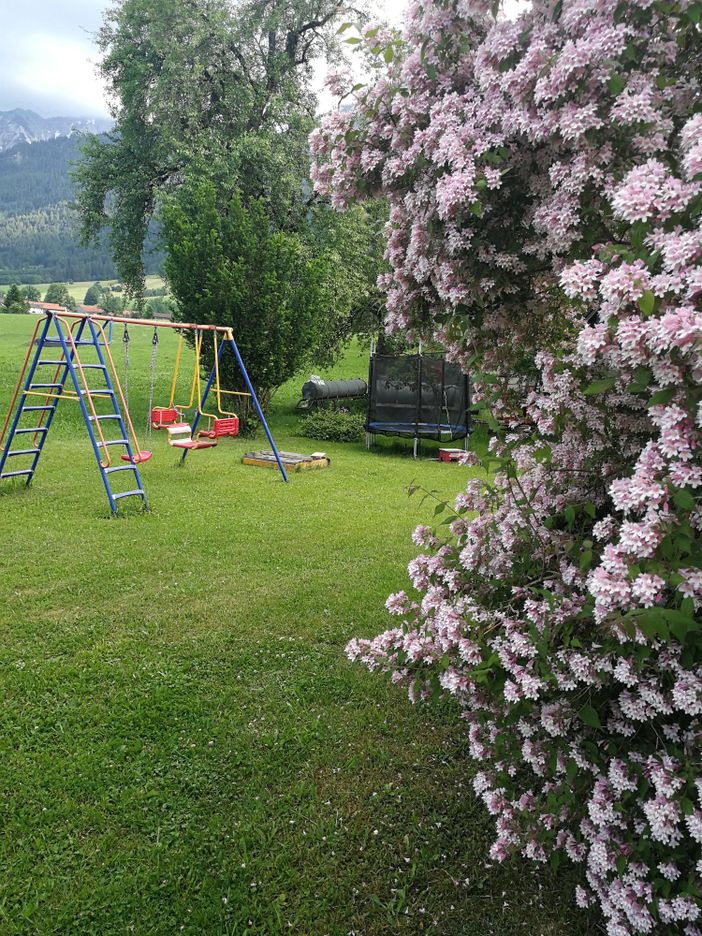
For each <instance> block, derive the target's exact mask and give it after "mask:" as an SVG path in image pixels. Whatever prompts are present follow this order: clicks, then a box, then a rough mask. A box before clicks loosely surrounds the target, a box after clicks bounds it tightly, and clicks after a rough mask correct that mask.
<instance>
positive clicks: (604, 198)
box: [312, 0, 702, 936]
mask: <svg viewBox="0 0 702 936" xmlns="http://www.w3.org/2000/svg"><path fill="white" fill-rule="evenodd" d="M487 7H488V4H487V3H486V2H485V3H482V2H481V3H471V2H468V0H459V2H458V3H457V4H456V5H455V6H453V7H448V8H447V7H446V6H445V5H444V4H442V3H441V2H439V0H423V2H415V3H414V4H413V5H412V6H411V7H410V11H409V15H408V22H407V28H406V32H405V36H404V48H403V50H399V49H398V47H397V45H394V46H393V49H394V53H393V56H392V57H388V58H392V61H391V63H390V64H389V65H388V67H387V74H384V75H383V77H381V78H380V80H379V81H378V82H377V83H376V84H375V85H374V86H371V87H370V88H369V89H367V90H366V91H364V92H363V93H361V94H359V95H357V96H356V105H355V110H354V111H353V113H346V114H343V115H341V114H336V115H331V116H330V118H329V119H328V120H327V121H326V122H325V123H324V125H323V127H322V129H321V131H319V132H318V133H317V134H316V135H315V136H314V138H313V141H312V151H313V158H314V167H313V174H314V179H315V185H316V187H317V190H318V191H319V192H320V193H325V194H329V195H330V196H331V197H332V199H333V200H334V203H335V204H336V205H338V206H343V205H344V204H348V203H350V202H351V201H353V199H355V198H356V197H357V196H358V193H359V192H363V193H368V194H374V193H378V194H382V195H383V196H384V197H386V198H387V199H388V202H389V206H390V213H389V223H388V228H387V254H386V256H387V259H388V262H389V264H390V267H391V273H389V274H387V275H386V276H385V277H384V278H383V281H382V286H383V287H384V288H385V289H386V291H387V302H388V327H389V329H390V330H397V329H402V330H403V331H409V332H410V333H413V334H416V335H422V336H426V337H428V338H431V339H433V340H434V341H437V342H439V343H440V344H442V345H443V346H444V347H445V348H446V350H447V354H448V356H449V357H450V358H451V359H453V360H456V361H460V362H468V361H477V364H476V365H475V366H476V367H477V369H478V370H479V371H480V372H481V373H482V374H484V375H490V376H489V377H487V378H486V379H484V380H483V381H482V382H480V381H479V382H478V383H477V385H476V386H475V399H476V400H480V406H481V407H482V408H485V409H488V408H489V409H491V411H492V418H491V421H490V424H491V425H492V426H493V430H495V426H496V425H497V426H499V428H498V429H497V430H495V432H494V434H493V437H492V439H490V440H488V432H487V428H486V427H485V426H483V427H482V428H478V429H476V432H475V434H474V438H473V440H472V443H471V447H472V458H470V459H466V460H465V464H466V467H469V468H470V474H471V477H470V478H469V480H468V482H467V485H466V488H465V491H463V492H462V493H461V494H459V495H458V496H457V498H456V501H455V518H454V519H453V521H452V523H451V524H450V525H449V526H448V531H449V533H448V534H447V533H444V534H439V533H438V532H436V531H433V530H431V529H429V528H428V527H425V526H422V527H419V528H418V529H417V530H416V532H415V535H414V541H415V543H416V544H417V546H419V547H420V548H421V549H422V553H421V555H419V556H417V557H416V558H415V559H414V560H413V561H412V562H411V563H410V566H409V575H410V580H411V583H412V586H413V588H414V589H415V591H416V592H417V595H416V596H415V597H414V598H412V597H409V596H407V595H406V594H405V593H404V592H400V593H399V594H397V595H393V596H391V597H390V598H389V599H388V610H389V611H390V612H391V613H392V614H395V615H397V616H398V618H400V619H401V623H400V626H398V627H395V628H393V629H391V630H388V631H386V632H385V633H384V634H381V635H379V636H377V637H375V638H374V639H372V640H365V639H355V640H353V641H352V642H351V643H350V644H349V646H348V648H347V649H348V653H349V656H350V657H351V659H354V660H360V661H362V662H364V663H365V664H366V665H368V666H369V667H371V668H382V669H384V670H386V671H388V672H390V673H391V676H392V679H393V681H395V682H397V683H402V684H404V685H406V686H407V688H408V691H409V694H410V697H411V698H412V700H413V701H418V700H421V699H428V698H431V697H433V696H434V695H435V694H436V693H437V692H438V693H445V694H448V695H451V696H452V697H454V698H456V699H457V700H458V701H459V702H460V704H461V707H462V710H463V716H464V718H465V722H466V731H467V736H468V740H469V750H470V754H471V757H472V758H474V759H475V760H476V761H478V762H479V763H480V771H479V773H477V774H476V775H475V780H474V787H475V790H476V793H477V795H478V796H480V797H481V799H482V800H483V801H484V803H485V805H486V808H487V809H488V811H489V812H490V814H491V815H492V816H494V818H495V828H496V837H495V842H494V845H493V847H492V850H491V856H492V858H494V859H496V860H501V859H502V858H504V857H506V856H507V855H508V854H511V853H514V852H518V853H520V854H522V855H523V856H524V857H525V858H528V859H530V860H534V861H544V860H546V859H547V858H548V856H549V854H551V853H553V852H559V853H562V854H563V855H565V856H566V857H567V858H568V859H569V860H571V861H573V862H575V863H578V864H580V865H581V866H582V869H583V883H582V885H581V886H580V887H579V888H578V891H577V893H576V901H577V902H578V904H579V905H580V906H599V908H600V909H601V911H602V913H603V915H604V917H605V919H606V926H607V933H608V936H630V934H635V933H681V934H685V936H699V934H700V933H701V932H702V930H701V929H700V926H701V925H702V920H701V919H700V914H701V911H702V778H701V777H700V773H701V771H700V739H701V738H702V636H701V634H702V632H700V628H699V611H700V610H701V609H702V569H701V568H700V567H701V566H702V503H701V502H702V457H701V452H702V115H701V114H700V103H701V102H702V88H701V86H700V80H701V78H700V73H699V69H698V67H697V64H696V63H698V62H699V60H700V56H702V48H701V45H702V40H701V39H700V31H699V28H698V26H697V24H696V22H695V16H694V14H690V9H691V7H690V4H688V3H668V2H663V0H623V2H620V0H563V3H562V4H554V3H552V2H551V0H534V2H533V3H532V5H531V9H530V10H529V11H528V12H526V13H524V14H523V15H522V16H521V17H520V19H519V20H518V21H516V22H510V21H506V20H503V21H498V22H491V21H490V19H489V18H488V17H487V16H486V8H487ZM349 131H351V132H349ZM427 323H429V324H427ZM495 419H496V420H497V421H498V422H497V423H495V422H494V420H495ZM478 461H481V463H482V464H483V466H484V468H485V469H486V471H485V473H484V474H481V473H480V469H478V468H477V467H476V464H475V463H476V462H478ZM442 529H443V530H446V529H447V528H446V527H443V528H442Z"/></svg>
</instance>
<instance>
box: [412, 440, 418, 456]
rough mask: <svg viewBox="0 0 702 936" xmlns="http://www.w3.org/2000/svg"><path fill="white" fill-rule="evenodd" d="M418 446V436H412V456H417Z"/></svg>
mask: <svg viewBox="0 0 702 936" xmlns="http://www.w3.org/2000/svg"><path fill="white" fill-rule="evenodd" d="M418 447H419V436H415V437H414V445H413V446H412V454H413V457H414V458H416V457H417V448H418Z"/></svg>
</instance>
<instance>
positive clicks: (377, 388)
mask: <svg viewBox="0 0 702 936" xmlns="http://www.w3.org/2000/svg"><path fill="white" fill-rule="evenodd" d="M469 406H470V392H469V385H468V377H467V376H466V375H465V374H464V373H463V372H462V371H461V369H460V367H459V366H458V365H457V364H450V363H448V362H447V361H445V360H444V359H443V358H442V357H441V356H440V355H431V354H412V355H409V354H403V355H389V354H373V355H371V359H370V369H369V376H368V416H367V418H366V427H365V428H366V444H367V445H368V446H369V447H370V444H371V442H372V439H373V436H375V435H377V434H379V435H395V436H404V437H405V438H410V439H413V440H414V455H415V458H416V456H417V445H418V443H419V440H420V439H433V440H435V441H437V442H446V441H451V440H454V439H465V438H466V436H467V435H468V433H469V432H470V419H469V413H468V408H469Z"/></svg>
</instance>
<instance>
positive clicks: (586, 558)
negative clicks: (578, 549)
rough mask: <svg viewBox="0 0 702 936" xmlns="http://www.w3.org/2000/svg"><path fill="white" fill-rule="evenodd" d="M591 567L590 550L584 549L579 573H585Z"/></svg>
mask: <svg viewBox="0 0 702 936" xmlns="http://www.w3.org/2000/svg"><path fill="white" fill-rule="evenodd" d="M591 565H592V550H591V549H586V550H585V552H584V553H583V554H582V556H581V557H580V571H581V572H585V570H586V569H589V568H590V566H591Z"/></svg>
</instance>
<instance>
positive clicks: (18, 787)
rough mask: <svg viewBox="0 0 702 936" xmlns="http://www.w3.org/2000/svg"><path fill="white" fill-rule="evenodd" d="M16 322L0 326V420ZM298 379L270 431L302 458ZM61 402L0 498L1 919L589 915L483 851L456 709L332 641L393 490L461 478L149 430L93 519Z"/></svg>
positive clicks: (349, 620) (346, 633)
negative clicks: (129, 499)
mask: <svg viewBox="0 0 702 936" xmlns="http://www.w3.org/2000/svg"><path fill="white" fill-rule="evenodd" d="M30 324H32V323H31V322H30V320H29V318H24V317H21V318H20V317H16V316H15V317H12V316H0V365H1V366H0V412H3V411H4V407H5V406H6V404H7V401H8V398H9V394H10V391H11V388H12V382H13V380H14V378H15V375H16V372H17V370H18V368H19V364H20V362H21V354H22V349H23V347H24V345H25V343H26V339H27V335H28V329H29V326H30ZM135 331H137V330H135ZM149 340H150V336H149V335H148V333H146V332H144V331H141V332H139V333H138V335H133V340H132V342H131V348H132V364H133V367H132V374H131V380H130V388H131V394H132V401H133V403H134V405H133V413H134V416H135V420H136V421H138V424H139V425H141V424H142V420H143V417H144V413H145V405H144V400H145V391H146V380H145V374H146V369H147V368H146V362H147V358H148V354H149V350H150V347H149ZM117 344H118V345H119V343H118V342H117ZM173 348H174V336H173V335H170V334H169V335H167V336H164V337H163V338H162V343H161V346H160V354H161V358H160V367H159V370H160V378H159V384H158V387H157V394H156V400H157V401H158V400H159V399H160V400H161V401H163V402H165V397H166V396H167V392H166V391H167V387H168V381H169V373H168V362H169V360H170V359H171V358H172V352H173ZM120 350H121V349H120V348H119V347H118V349H117V353H118V354H119V352H120ZM364 367H365V359H364V357H363V355H361V354H360V352H358V351H355V352H353V353H350V354H349V355H348V356H347V357H346V358H345V360H344V361H343V362H342V364H341V365H340V367H339V368H338V369H337V372H339V373H343V374H349V375H353V374H359V373H360V374H362V373H363V370H364ZM139 371H141V378H139V377H138V372H139ZM300 383H301V381H299V380H298V381H294V382H293V384H292V385H289V386H288V387H286V388H284V389H283V390H282V391H281V393H280V394H279V396H278V398H277V400H276V403H275V406H274V408H273V414H272V424H273V428H274V432H275V433H276V436H277V441H278V443H279V444H280V445H281V446H282V447H284V448H290V449H293V450H303V451H304V450H308V451H309V450H310V446H311V445H314V443H310V442H309V440H303V439H300V438H296V437H295V436H294V431H295V426H296V424H297V418H296V416H295V415H294V413H293V411H292V406H293V405H294V402H295V400H296V398H297V394H298V392H299V386H300ZM64 407H65V412H64V413H63V414H60V415H59V416H58V417H57V422H56V431H55V432H54V431H53V430H52V434H51V437H50V438H49V441H48V442H47V446H46V450H45V452H44V454H43V456H42V463H41V466H40V470H39V471H38V473H37V477H36V479H35V481H34V483H33V486H32V487H31V489H29V490H28V491H24V490H9V491H8V485H7V482H4V485H5V487H4V488H3V491H5V492H6V493H4V494H0V607H2V608H3V609H4V611H5V613H4V614H3V616H2V618H0V630H1V639H0V689H1V692H2V699H3V704H2V708H0V721H1V722H2V725H1V729H0V765H2V766H0V811H1V816H2V833H1V835H0V934H3V936H4V934H16V933H17V934H19V933H22V934H25V933H27V934H30V933H31V934H34V933H36V934H49V933H51V934H62V936H63V934H69V933H70V934H81V936H83V934H100V936H106V934H113V933H114V934H117V933H120V934H122V933H137V934H139V936H146V934H163V936H166V934H168V936H170V934H173V933H177V932H184V933H190V934H220V933H236V934H238V933H244V932H246V933H258V934H274V933H287V932H294V933H301V934H314V936H317V934H320V936H321V934H347V933H350V932H354V933H357V934H364V936H373V934H384V933H411V934H415V933H419V932H424V931H433V932H437V933H441V934H489V933H494V934H500V936H511V934H529V936H531V934H534V936H537V934H547V936H555V934H564V936H565V934H569V936H570V934H585V933H590V932H594V929H592V924H588V922H587V921H586V920H585V919H583V918H582V917H581V916H578V915H576V914H575V913H574V912H573V911H572V910H571V906H570V904H571V899H570V897H571V889H572V885H573V882H572V881H571V880H568V878H567V877H560V878H554V877H553V876H552V875H551V874H550V873H542V874H540V875H538V876H537V875H536V874H535V873H534V871H533V870H532V869H531V868H527V867H522V866H520V865H515V866H511V865H505V866H501V867H490V866H489V865H488V864H487V863H486V859H485V852H486V849H487V847H488V845H489V842H490V840H491V834H492V833H491V821H490V820H489V817H487V816H486V814H485V812H484V809H483V807H482V805H481V804H479V803H478V802H476V800H475V798H474V796H473V795H472V793H471V791H470V779H469V776H470V771H469V768H468V767H467V758H466V753H465V739H464V734H463V730H462V728H461V725H460V723H459V722H458V719H457V718H456V713H455V712H454V711H452V710H451V709H450V707H448V706H445V707H443V708H441V709H438V710H437V709H428V708H427V709H424V708H413V707H411V706H410V705H409V704H408V703H407V701H406V697H405V694H404V692H403V691H401V690H399V689H396V688H394V687H392V686H391V685H390V684H389V682H388V681H387V679H386V678H385V677H383V676H382V675H377V674H369V673H367V672H365V671H364V670H362V669H361V668H360V667H355V666H351V665H350V664H348V663H347V661H346V660H345V658H344V654H343V647H344V645H345V642H346V641H347V640H348V639H349V638H350V637H351V636H353V635H356V634H367V635H371V634H374V633H377V632H378V631H379V630H380V629H382V628H383V627H385V626H387V625H388V623H389V621H388V619H387V617H386V615H385V613H384V610H383V602H384V600H385V597H386V595H387V594H388V593H389V592H391V591H394V590H397V589H398V588H402V587H404V586H405V584H406V572H405V565H406V563H407V561H408V560H409V559H410V558H411V557H412V555H413V553H414V551H415V550H414V547H413V546H412V544H411V542H410V541H409V533H410V531H411V529H412V527H413V525H414V524H415V523H417V522H420V521H428V520H430V519H431V506H430V505H429V504H425V505H424V507H420V505H419V501H418V500H416V499H411V500H410V499H408V498H407V496H406V494H405V491H404V488H405V486H406V485H407V484H408V483H409V482H410V481H411V480H413V479H416V480H417V481H419V482H420V483H422V484H424V485H425V486H427V487H430V488H437V489H439V490H440V491H441V492H442V493H443V494H445V495H447V496H448V495H450V494H451V493H452V492H455V490H457V489H458V488H459V486H460V483H461V479H462V477H463V470H462V469H460V468H458V467H457V466H455V465H448V466H443V465H439V464H437V463H436V462H431V461H421V460H420V461H419V462H417V463H414V462H413V461H412V460H411V458H408V457H407V455H406V454H397V453H391V452H390V450H389V449H388V448H387V447H386V448H385V449H381V450H379V451H378V452H376V453H371V454H369V453H367V452H366V451H365V450H364V448H363V446H362V445H360V444H359V445H331V444H330V445H328V446H326V448H327V449H328V451H329V453H330V454H331V457H332V466H331V468H330V469H329V470H327V471H322V472H314V473H311V474H307V475H297V476H293V477H292V478H291V483H290V484H289V485H287V486H286V485H284V484H283V483H282V482H281V481H280V480H279V478H278V476H277V475H276V474H275V473H274V472H272V471H264V470H260V469H255V468H246V467H244V466H242V465H241V464H240V456H241V454H242V452H243V451H244V450H246V449H247V448H248V447H249V446H250V443H248V444H247V443H246V442H243V441H240V440H236V441H233V442H231V443H222V444H221V445H220V446H219V447H218V449H217V450H215V451H203V452H200V453H192V454H191V455H190V456H189V463H188V464H187V466H186V467H185V468H184V469H179V468H176V466H175V463H176V458H175V457H174V454H173V452H172V450H169V449H168V446H167V445H166V442H165V439H164V438H163V435H162V434H158V433H157V434H155V436H157V438H155V439H154V449H155V455H154V458H153V460H152V461H151V462H150V463H149V464H148V465H147V466H145V467H144V469H143V473H144V478H145V483H146V485H147V489H148V493H149V497H150V500H151V505H152V508H153V510H152V512H151V513H150V514H138V515H135V516H130V517H128V518H123V519H118V520H110V519H108V517H107V510H106V500H105V497H104V492H103V491H102V490H101V484H100V479H99V475H98V473H97V470H96V467H95V464H94V461H93V459H92V455H91V453H90V451H89V447H88V445H87V441H86V439H85V437H84V434H83V430H82V428H81V425H79V424H78V423H77V421H76V418H75V412H74V411H73V410H72V407H73V404H69V403H65V404H64ZM405 452H406V449H405Z"/></svg>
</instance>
